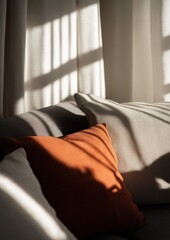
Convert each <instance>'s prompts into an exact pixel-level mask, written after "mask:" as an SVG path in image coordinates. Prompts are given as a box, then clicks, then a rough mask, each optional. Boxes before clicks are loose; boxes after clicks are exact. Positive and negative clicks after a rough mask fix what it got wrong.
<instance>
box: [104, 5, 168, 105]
mask: <svg viewBox="0 0 170 240" xmlns="http://www.w3.org/2000/svg"><path fill="white" fill-rule="evenodd" d="M161 7H162V4H161V1H160V0H143V1H140V0H127V1H123V0H106V1H104V0H101V19H102V20H101V21H102V38H103V52H104V53H103V54H104V66H105V77H106V78H105V82H106V97H108V98H111V99H114V100H115V101H118V102H126V101H146V102H154V101H163V75H162V39H161V38H162V29H161V21H162V19H161V18H162V12H161Z"/></svg>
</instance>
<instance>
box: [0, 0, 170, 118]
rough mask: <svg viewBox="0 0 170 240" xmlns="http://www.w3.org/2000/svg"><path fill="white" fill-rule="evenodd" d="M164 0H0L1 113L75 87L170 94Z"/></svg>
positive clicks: (158, 97)
mask: <svg viewBox="0 0 170 240" xmlns="http://www.w3.org/2000/svg"><path fill="white" fill-rule="evenodd" d="M169 12H170V1H169V0H142V1H141V0H126V1H124V0H100V2H99V0H71V1H70V0H62V1H60V0H29V1H28V0H13V1H11V0H1V1H0V116H1V117H6V116H11V115H14V114H20V113H22V112H25V111H29V110H32V109H37V108H41V107H46V106H49V105H51V104H57V103H58V102H60V101H63V100H65V99H68V98H70V96H72V95H73V94H74V93H75V92H77V91H80V92H85V93H94V94H96V95H98V96H102V97H107V98H110V99H113V100H115V101H118V102H126V101H146V102H155V101H169V100H170V70H169V69H170V17H169V16H170V14H169Z"/></svg>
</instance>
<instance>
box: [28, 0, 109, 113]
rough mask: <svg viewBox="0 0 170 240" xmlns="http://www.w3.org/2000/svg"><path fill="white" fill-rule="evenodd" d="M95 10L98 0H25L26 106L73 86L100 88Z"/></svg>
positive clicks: (65, 93) (51, 100)
mask: <svg viewBox="0 0 170 240" xmlns="http://www.w3.org/2000/svg"><path fill="white" fill-rule="evenodd" d="M99 14H100V9H99V2H98V0H93V1H91V0H89V1H87V0H86V1H85V0H79V1H76V0H72V1H68V0H62V1H60V0H54V1H52V0H51V1H47V0H41V1H38V4H37V5H35V1H29V2H28V28H27V41H26V74H25V106H26V110H27V111H28V110H30V109H32V108H40V107H45V106H49V105H51V104H56V103H58V102H60V101H62V100H65V99H67V98H68V97H70V96H72V95H73V94H74V93H75V92H77V91H83V92H93V93H95V94H98V95H102V94H103V93H104V91H103V89H104V88H103V82H104V77H103V68H102V66H103V64H102V51H101V34H100V16H99Z"/></svg>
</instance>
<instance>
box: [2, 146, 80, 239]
mask: <svg viewBox="0 0 170 240" xmlns="http://www.w3.org/2000/svg"><path fill="white" fill-rule="evenodd" d="M0 239H1V240H13V239H15V240H22V239H25V240H34V239H35V240H38V239H41V240H50V239H51V240H65V239H70V240H71V239H72V240H75V237H74V236H73V235H72V234H71V233H70V231H69V230H68V229H67V228H66V227H65V226H64V225H63V224H62V223H61V222H60V220H59V219H58V218H57V217H56V213H55V211H54V210H53V208H52V207H51V206H50V205H49V203H48V202H47V200H46V199H45V197H44V195H43V193H42V191H41V187H40V184H39V182H38V181H37V179H36V177H35V175H34V173H33V172H32V170H31V167H30V165H29V163H28V161H27V158H26V153H25V151H24V149H22V148H19V149H17V150H15V151H14V152H12V153H10V154H9V155H7V156H6V157H5V158H4V159H3V160H2V162H0Z"/></svg>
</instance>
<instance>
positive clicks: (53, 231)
mask: <svg viewBox="0 0 170 240" xmlns="http://www.w3.org/2000/svg"><path fill="white" fill-rule="evenodd" d="M0 190H2V191H4V192H5V193H6V194H7V195H9V196H10V197H11V198H12V199H13V200H14V201H16V202H17V203H18V205H20V206H21V207H22V208H23V210H24V211H25V212H26V213H27V214H28V215H30V217H31V218H32V219H33V220H34V221H35V222H36V223H37V224H38V225H39V226H40V227H41V228H42V230H43V231H44V232H45V233H46V234H47V235H48V236H49V237H50V239H57V237H58V238H59V239H67V238H66V236H65V234H64V232H63V231H62V230H61V229H60V228H59V226H58V225H57V224H56V222H55V220H54V219H53V218H52V217H51V216H50V215H49V213H48V212H47V211H46V210H45V209H44V208H42V206H41V205H39V204H38V203H37V202H36V201H35V200H34V199H33V198H32V197H31V196H29V195H28V194H27V193H26V192H25V191H24V190H23V189H22V188H21V187H20V186H19V185H17V184H15V183H14V182H13V181H12V180H11V179H10V178H8V177H6V176H5V175H3V174H0Z"/></svg>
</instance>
